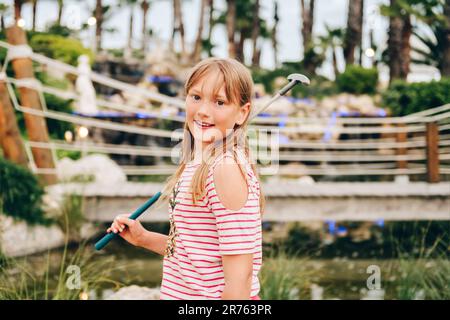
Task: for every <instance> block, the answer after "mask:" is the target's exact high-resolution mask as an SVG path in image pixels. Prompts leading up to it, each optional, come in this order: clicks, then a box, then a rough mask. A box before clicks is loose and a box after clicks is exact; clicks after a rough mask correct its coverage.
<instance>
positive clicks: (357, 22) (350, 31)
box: [344, 0, 363, 65]
mask: <svg viewBox="0 0 450 320" xmlns="http://www.w3.org/2000/svg"><path fill="white" fill-rule="evenodd" d="M362 10H363V1H362V0H349V2H348V16H347V32H346V36H345V42H344V58H345V63H346V64H347V65H348V64H354V63H355V49H356V47H358V46H359V47H360V48H361V39H362V22H363V17H362V12H363V11H362Z"/></svg>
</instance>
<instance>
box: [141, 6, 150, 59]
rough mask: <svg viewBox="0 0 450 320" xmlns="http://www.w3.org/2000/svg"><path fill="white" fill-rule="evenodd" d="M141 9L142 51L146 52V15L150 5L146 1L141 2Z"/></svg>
mask: <svg viewBox="0 0 450 320" xmlns="http://www.w3.org/2000/svg"><path fill="white" fill-rule="evenodd" d="M141 8H142V51H144V53H145V51H146V50H147V43H148V30H147V13H148V10H149V9H150V4H149V3H148V1H147V0H143V1H142V3H141Z"/></svg>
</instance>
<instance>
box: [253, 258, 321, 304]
mask: <svg viewBox="0 0 450 320" xmlns="http://www.w3.org/2000/svg"><path fill="white" fill-rule="evenodd" d="M306 261H308V258H298V257H297V258H291V257H290V256H288V255H287V254H286V253H284V252H283V251H281V252H278V253H277V254H275V253H273V252H272V253H270V254H269V256H268V257H264V263H263V266H262V269H261V273H260V283H261V295H260V296H261V299H263V300H298V299H309V292H310V286H311V284H312V280H313V278H314V276H315V275H316V272H315V271H314V270H312V269H308V268H307V267H306Z"/></svg>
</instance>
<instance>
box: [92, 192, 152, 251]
mask: <svg viewBox="0 0 450 320" xmlns="http://www.w3.org/2000/svg"><path fill="white" fill-rule="evenodd" d="M160 196H161V192H160V191H159V192H158V193H156V194H155V195H154V196H153V197H151V198H150V199H149V200H147V202H145V203H144V204H143V205H142V206H140V207H139V208H138V209H137V210H136V211H135V212H133V213H132V214H131V215H130V216H129V219H132V220H136V219H137V218H138V217H139V216H140V215H141V214H143V213H144V212H145V210H147V209H148V208H150V207H151V206H152V205H153V204H154V203H155V202H156V201H157V200H158V199H159V197H160ZM117 235H118V234H117V233H114V232H110V233H107V234H106V235H104V236H103V238H101V239H100V240H99V241H97V243H96V244H95V249H97V250H101V249H103V248H104V247H105V246H106V245H107V244H108V243H109V242H110V241H111V240H112V239H114V238H115V237H116V236H117Z"/></svg>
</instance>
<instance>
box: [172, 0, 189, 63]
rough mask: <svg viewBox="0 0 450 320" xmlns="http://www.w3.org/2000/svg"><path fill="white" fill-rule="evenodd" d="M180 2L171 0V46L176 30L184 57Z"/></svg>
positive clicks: (184, 46) (184, 48)
mask: <svg viewBox="0 0 450 320" xmlns="http://www.w3.org/2000/svg"><path fill="white" fill-rule="evenodd" d="M181 10H182V8H181V2H180V0H173V32H172V46H173V43H174V41H175V40H174V39H175V34H176V33H177V32H179V33H180V41H181V56H182V57H184V56H185V55H186V45H185V42H184V24H183V18H182V17H183V15H182V12H181Z"/></svg>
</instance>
